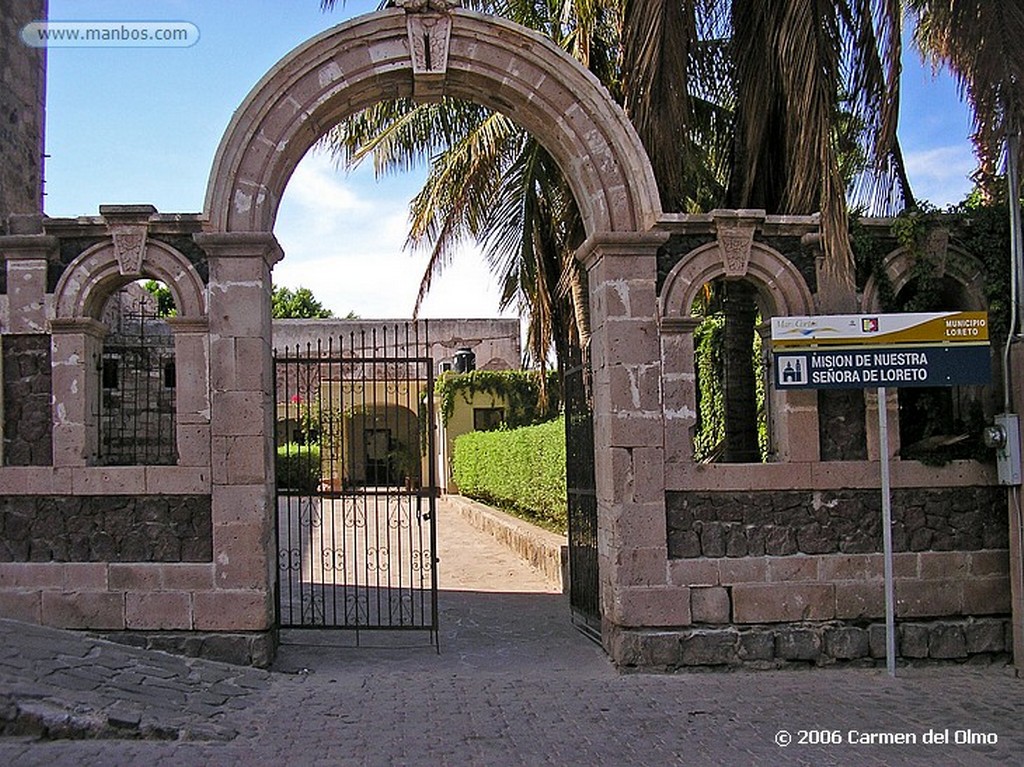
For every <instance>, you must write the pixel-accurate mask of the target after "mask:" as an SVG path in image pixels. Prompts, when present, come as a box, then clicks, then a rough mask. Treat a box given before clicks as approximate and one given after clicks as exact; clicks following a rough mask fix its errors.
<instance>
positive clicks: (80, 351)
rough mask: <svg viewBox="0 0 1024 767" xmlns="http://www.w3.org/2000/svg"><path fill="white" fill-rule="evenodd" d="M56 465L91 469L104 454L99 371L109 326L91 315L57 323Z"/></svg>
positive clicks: (54, 353) (54, 322) (53, 348)
mask: <svg viewBox="0 0 1024 767" xmlns="http://www.w3.org/2000/svg"><path fill="white" fill-rule="evenodd" d="M50 328H51V331H52V333H53V335H52V337H51V347H50V348H51V352H50V353H51V358H52V360H53V465H54V466H57V467H69V466H88V465H90V464H93V463H95V459H96V456H97V454H98V452H99V437H98V435H99V426H98V415H99V387H100V376H99V373H98V372H97V371H98V369H99V364H100V358H101V357H102V355H103V339H104V338H105V337H106V335H107V328H106V326H105V325H103V324H102V323H100V322H97V321H96V320H94V319H89V318H86V317H80V318H73V319H55V320H51V322H50Z"/></svg>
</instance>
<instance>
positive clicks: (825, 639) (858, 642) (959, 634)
mask: <svg viewBox="0 0 1024 767" xmlns="http://www.w3.org/2000/svg"><path fill="white" fill-rule="evenodd" d="M1011 649H1012V632H1011V624H1010V621H1009V620H1007V619H1004V618H980V619H967V620H953V621H950V620H945V621H934V622H928V623H902V624H900V625H899V626H897V632H896V652H897V654H898V655H899V657H901V658H902V659H903V660H904V661H906V662H909V663H918V662H928V661H933V662H940V661H944V662H949V661H961V662H962V661H968V660H971V659H973V660H972V662H977V661H979V660H982V661H991V662H1005V661H1006V660H1007V659H1008V658H1009V655H1010V652H1011ZM613 653H614V655H615V656H616V657H618V658H621V661H620V665H621V666H624V667H627V668H629V667H639V668H644V669H652V668H653V669H664V670H669V671H671V670H676V669H684V668H690V667H718V668H735V667H745V668H754V669H773V668H787V667H796V666H828V665H832V664H835V663H847V664H850V663H852V664H855V665H867V666H874V665H883V664H884V663H885V624H884V623H870V624H867V625H851V624H848V623H843V622H838V621H833V622H828V623H817V624H787V625H783V626H748V627H735V626H730V627H722V628H697V629H692V630H688V631H684V632H669V631H665V632H650V631H647V632H644V631H623V632H621V633H619V634H618V635H617V636H616V638H615V647H614V650H613Z"/></svg>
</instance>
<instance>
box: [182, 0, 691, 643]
mask: <svg viewBox="0 0 1024 767" xmlns="http://www.w3.org/2000/svg"><path fill="white" fill-rule="evenodd" d="M453 4H454V3H450V2H440V3H439V2H433V3H431V5H434V6H438V5H439V6H442V7H448V6H450V5H453ZM399 5H406V4H405V3H399ZM408 5H409V6H413V5H423V4H422V3H409V4H408ZM442 96H452V97H457V98H462V99H466V100H470V101H473V102H476V103H479V104H481V105H483V106H487V107H490V108H493V109H495V110H497V111H499V112H501V113H503V114H505V115H507V116H508V117H510V118H512V119H513V120H515V121H516V122H517V123H518V124H519V125H521V126H522V127H523V128H524V129H526V130H528V131H530V132H531V133H532V134H533V135H534V136H535V137H536V138H537V139H538V140H539V141H540V143H541V144H542V145H543V146H544V147H545V148H546V149H547V151H548V152H549V153H550V154H551V155H552V156H553V157H554V159H555V160H556V161H557V162H558V164H559V166H560V167H561V169H562V171H563V173H564V175H565V176H566V178H567V179H568V181H569V183H570V186H571V188H572V190H573V193H574V194H575V197H576V200H577V202H578V205H579V207H580V210H581V213H582V218H583V223H584V227H585V230H586V234H587V240H586V242H585V243H584V245H583V246H581V247H580V249H579V251H578V253H577V257H578V258H579V259H580V260H581V261H582V262H583V263H584V264H585V266H586V268H587V270H588V275H589V285H590V291H591V296H590V303H591V322H592V335H591V349H592V357H593V360H594V372H593V391H594V403H593V404H594V411H595V413H596V415H595V438H594V442H595V448H596V449H597V451H598V455H599V456H600V458H599V460H604V459H607V458H611V459H612V460H614V461H616V462H617V463H616V467H617V468H616V471H614V472H599V474H598V480H597V491H596V495H597V503H598V515H599V522H598V527H599V528H600V529H601V530H602V531H604V532H605V533H607V535H608V540H610V541H614V545H613V546H604V547H602V548H601V551H600V554H599V569H600V579H601V584H600V586H601V601H602V607H603V611H604V614H605V616H606V618H607V619H608V625H636V620H637V616H639V615H645V614H651V613H653V612H657V611H658V606H659V605H660V604H661V601H660V600H662V599H663V597H664V589H663V588H659V587H657V585H656V584H658V583H659V582H660V581H663V579H664V571H665V564H664V563H665V561H666V557H667V543H666V540H665V537H664V535H661V536H660V537H659V536H657V535H655V534H653V533H652V532H650V531H656V530H658V529H659V522H658V521H659V519H660V529H661V530H664V503H665V500H664V482H663V471H662V466H663V464H664V460H663V440H664V434H663V429H662V425H661V420H660V419H661V407H660V404H659V403H658V402H656V401H651V400H650V398H641V399H637V398H636V397H635V396H634V392H633V391H632V387H631V386H630V385H629V383H628V382H629V381H630V380H636V378H637V377H638V376H652V375H653V376H655V378H656V377H657V376H658V375H660V355H659V346H658V338H657V330H656V323H655V321H654V311H655V309H654V307H655V305H656V293H655V282H656V263H655V254H656V251H657V248H658V246H659V245H660V244H661V243H662V242H663V241H664V239H665V238H666V237H667V234H665V233H660V232H655V231H653V227H654V225H655V223H656V222H657V221H658V219H659V218H660V216H661V208H660V202H659V197H658V192H657V187H656V184H655V181H654V176H653V172H652V170H651V166H650V162H649V160H648V158H647V156H646V153H645V152H644V149H643V146H642V145H641V143H640V141H639V138H638V137H637V135H636V133H635V131H634V130H633V128H632V126H631V125H630V123H629V121H628V119H627V118H626V116H625V115H624V113H623V112H622V110H621V109H620V108H619V107H618V106H617V105H616V104H615V103H614V102H613V101H612V99H611V98H610V96H609V94H608V93H607V91H606V90H605V89H604V88H603V87H602V86H601V85H600V84H599V83H598V82H597V80H596V79H595V78H594V77H593V76H592V75H590V74H589V73H588V72H586V71H585V70H584V69H583V68H582V67H580V66H579V65H578V64H577V63H576V62H575V61H574V60H572V59H571V58H570V57H568V56H567V55H566V54H565V53H564V52H563V51H561V50H560V49H558V48H557V47H556V46H555V45H553V44H552V43H551V42H550V41H548V40H546V39H544V38H543V37H541V36H539V35H537V34H535V33H533V32H531V31H529V30H526V29H524V28H522V27H519V26H517V25H514V24H512V23H510V22H508V21H505V20H502V19H498V18H494V17H490V16H484V15H481V14H478V13H475V12H470V11H466V10H462V9H449V10H446V11H443V12H435V11H432V10H425V11H422V12H420V11H413V10H403V9H402V8H396V9H389V10H385V11H381V12H378V13H374V14H370V15H367V16H363V17H360V18H357V19H354V20H352V21H349V22H346V23H344V24H341V25H339V26H337V27H335V28H333V29H331V30H328V31H327V32H324V33H323V34H321V35H319V36H317V37H315V38H313V39H311V40H310V41H308V42H307V43H304V44H303V45H301V46H299V47H298V48H296V49H295V50H294V51H293V52H292V53H291V54H289V55H288V56H286V57H285V58H284V59H282V60H281V62H279V63H278V64H277V65H276V66H275V67H274V68H273V69H271V70H270V71H269V72H268V73H267V75H266V76H265V77H264V78H263V80H261V81H260V83H259V84H257V86H256V87H255V88H254V89H253V91H252V92H251V93H250V94H249V96H248V97H247V98H246V100H245V101H244V102H243V104H242V105H241V106H240V108H239V109H238V110H237V112H236V114H235V117H234V119H233V120H232V122H231V124H230V125H229V127H228V129H227V131H226V133H225V135H224V138H223V140H222V141H221V144H220V147H219V149H218V152H217V155H216V158H215V160H214V163H213V169H212V171H211V175H210V182H209V186H208V188H207V196H206V205H205V217H206V219H207V225H206V228H205V231H204V233H203V234H200V235H196V237H195V239H196V241H197V242H198V243H199V245H200V246H201V247H202V248H203V249H204V250H205V251H206V253H207V255H208V257H209V265H210V278H209V288H208V289H209V317H210V328H209V330H210V381H211V392H210V394H211V431H212V439H211V448H212V464H213V470H212V513H213V531H214V551H215V558H216V560H217V574H216V584H217V588H218V590H219V591H220V594H219V595H218V597H219V598H217V599H212V600H211V604H223V605H225V607H226V606H227V605H229V604H230V605H232V608H231V609H230V610H229V611H228V612H229V613H230V615H231V616H232V618H233V620H234V623H233V624H232V625H231V626H223V627H221V628H222V629H223V628H235V629H246V630H266V629H268V628H271V627H272V626H273V608H272V598H271V597H272V593H273V579H272V573H273V571H274V566H275V563H274V562H272V561H268V553H269V545H268V543H269V541H270V540H271V538H272V532H273V507H274V488H273V485H272V481H271V479H270V478H271V477H272V476H273V458H272V453H271V450H270V449H269V446H270V445H271V444H272V438H271V437H272V435H273V403H272V390H273V380H272V376H273V374H272V362H271V351H270V335H271V323H270V292H271V277H270V272H271V269H272V267H273V265H274V264H275V263H276V262H277V260H278V259H280V258H281V257H282V256H283V253H282V252H281V249H280V247H279V246H278V244H277V241H276V239H275V238H274V236H273V234H272V230H273V226H274V220H275V217H276V214H277V209H278V205H279V203H280V200H281V196H282V193H283V191H284V188H285V186H286V185H287V183H288V180H289V178H290V176H291V174H292V172H293V171H294V169H295V167H296V165H297V164H298V162H299V160H300V159H301V158H302V156H303V155H304V154H305V153H306V152H307V151H308V150H309V148H310V147H311V146H313V144H314V143H315V142H316V141H317V140H318V139H319V138H320V137H321V136H322V135H323V134H324V133H325V132H326V131H327V130H328V129H330V128H331V127H332V126H333V125H335V124H337V123H338V122H339V121H340V120H342V119H344V118H345V117H347V116H349V115H352V114H354V113H356V112H357V111H359V110H361V109H363V108H365V107H368V106H370V105H372V104H375V103H377V102H380V101H382V100H390V99H397V98H405V97H411V98H414V99H420V100H432V99H439V98H441V97H442ZM640 445H642V446H645V449H644V450H636V451H635V450H634V448H635V447H637V446H640ZM634 461H635V462H636V466H633V465H632V464H633V462H634ZM623 462H625V463H623ZM625 464H630V465H629V466H627V465H625ZM641 472H644V475H645V476H650V477H651V478H652V481H651V482H649V483H647V484H646V485H645V487H643V488H642V489H639V488H634V487H633V483H632V481H631V479H630V478H631V477H632V476H634V475H638V474H640V473H641ZM637 515H641V516H642V517H643V518H644V519H649V520H650V521H651V524H650V525H648V526H646V527H645V526H644V525H643V524H642V520H641V519H640V517H638V516H637ZM637 531H640V532H639V534H638V532H637ZM595 547H596V542H595ZM626 563H628V564H626ZM638 584H639V585H638ZM240 606H244V608H245V609H242V607H240ZM679 609H682V608H676V609H674V610H672V611H669V614H668V615H667V616H665V619H667V620H671V621H673V622H675V623H678V619H677V615H676V614H677V613H678V611H679ZM686 609H687V610H688V604H687V606H686ZM662 617H663V616H660V615H659V616H658V617H657V618H655V619H653V620H657V619H660V618H662ZM605 641H606V644H607V643H609V642H610V632H609V629H608V628H607V626H606V630H605Z"/></svg>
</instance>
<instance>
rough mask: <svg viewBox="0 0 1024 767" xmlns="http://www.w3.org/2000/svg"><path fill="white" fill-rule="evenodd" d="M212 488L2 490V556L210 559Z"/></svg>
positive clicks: (78, 559) (30, 559) (12, 559)
mask: <svg viewBox="0 0 1024 767" xmlns="http://www.w3.org/2000/svg"><path fill="white" fill-rule="evenodd" d="M211 561H213V532H212V525H211V516H210V498H209V496H196V495H180V496H152V495H151V496H134V495H110V496H102V495H79V496H73V495H60V496H38V495H32V496H6V497H3V498H0V562H211Z"/></svg>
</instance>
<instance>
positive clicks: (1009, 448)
mask: <svg viewBox="0 0 1024 767" xmlns="http://www.w3.org/2000/svg"><path fill="white" fill-rule="evenodd" d="M992 429H993V432H996V439H995V440H994V442H995V444H994V445H993V447H995V449H996V470H997V472H998V474H999V484H1000V485H1019V484H1020V483H1021V466H1020V420H1019V418H1018V416H1017V415H1016V413H1000V414H999V415H997V416H996V417H995V426H994V427H992Z"/></svg>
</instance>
